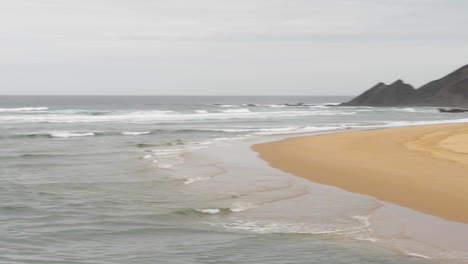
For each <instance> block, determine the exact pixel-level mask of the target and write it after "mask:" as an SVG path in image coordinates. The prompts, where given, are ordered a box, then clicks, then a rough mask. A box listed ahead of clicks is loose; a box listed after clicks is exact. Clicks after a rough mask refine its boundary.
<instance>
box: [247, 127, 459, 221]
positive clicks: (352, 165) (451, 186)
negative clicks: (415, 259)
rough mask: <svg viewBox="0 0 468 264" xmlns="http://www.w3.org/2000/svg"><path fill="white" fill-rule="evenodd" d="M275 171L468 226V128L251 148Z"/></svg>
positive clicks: (409, 130) (344, 135)
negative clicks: (275, 169) (279, 170)
mask: <svg viewBox="0 0 468 264" xmlns="http://www.w3.org/2000/svg"><path fill="white" fill-rule="evenodd" d="M252 148H253V149H254V150H255V151H257V152H259V153H260V157H261V158H262V159H264V160H266V161H267V162H269V163H270V165H271V166H272V167H275V168H278V169H281V170H283V171H285V172H288V173H292V174H294V175H297V176H300V177H303V178H306V179H309V180H311V181H313V182H316V183H320V184H325V185H331V186H335V187H338V188H341V189H344V190H346V191H349V192H354V193H359V194H364V195H368V196H372V197H375V198H376V199H378V200H381V201H385V202H389V203H392V204H396V205H399V206H403V207H408V208H411V209H414V210H417V211H419V212H423V213H426V214H430V215H433V216H437V217H440V218H443V219H446V220H450V221H455V222H460V223H465V224H468V210H466V208H468V124H448V125H428V126H416V127H405V128H392V129H382V130H370V131H357V132H345V133H336V134H326V135H317V136H307V137H297V138H289V139H285V140H282V141H278V142H272V143H265V144H257V145H254V146H253V147H252Z"/></svg>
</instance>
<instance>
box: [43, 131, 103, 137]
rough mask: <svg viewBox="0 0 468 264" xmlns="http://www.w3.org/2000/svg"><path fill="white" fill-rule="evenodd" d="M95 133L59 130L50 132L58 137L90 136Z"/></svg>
mask: <svg viewBox="0 0 468 264" xmlns="http://www.w3.org/2000/svg"><path fill="white" fill-rule="evenodd" d="M94 135H95V134H94V133H93V132H86V133H75V132H66V131H57V132H51V133H50V136H52V137H56V138H69V137H88V136H94Z"/></svg>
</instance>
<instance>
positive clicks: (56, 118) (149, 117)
mask: <svg viewBox="0 0 468 264" xmlns="http://www.w3.org/2000/svg"><path fill="white" fill-rule="evenodd" d="M353 114H356V112H349V111H348V112H346V111H337V110H324V111H310V110H301V111H265V112H251V111H250V110H249V109H246V108H243V109H228V110H225V111H221V112H218V113H192V114H189V113H177V112H172V111H136V112H126V113H109V114H106V115H89V114H63V113H62V114H60V113H52V112H50V113H47V114H35V115H17V114H16V115H14V114H13V115H1V116H0V122H1V123H30V122H49V123H94V122H127V123H146V122H170V121H173V122H180V121H191V120H194V121H195V120H225V119H265V118H281V117H300V116H334V115H353Z"/></svg>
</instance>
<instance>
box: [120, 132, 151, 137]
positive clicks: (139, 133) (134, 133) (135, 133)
mask: <svg viewBox="0 0 468 264" xmlns="http://www.w3.org/2000/svg"><path fill="white" fill-rule="evenodd" d="M149 133H151V132H150V131H143V132H122V135H129V136H138V135H146V134H149Z"/></svg>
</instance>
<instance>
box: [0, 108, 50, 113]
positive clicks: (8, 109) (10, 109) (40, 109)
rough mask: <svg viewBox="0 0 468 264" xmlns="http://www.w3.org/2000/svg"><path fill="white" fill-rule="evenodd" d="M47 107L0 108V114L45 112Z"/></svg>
mask: <svg viewBox="0 0 468 264" xmlns="http://www.w3.org/2000/svg"><path fill="white" fill-rule="evenodd" d="M47 109H49V108H48V107H16V108H0V112H29V111H45V110H47Z"/></svg>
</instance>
